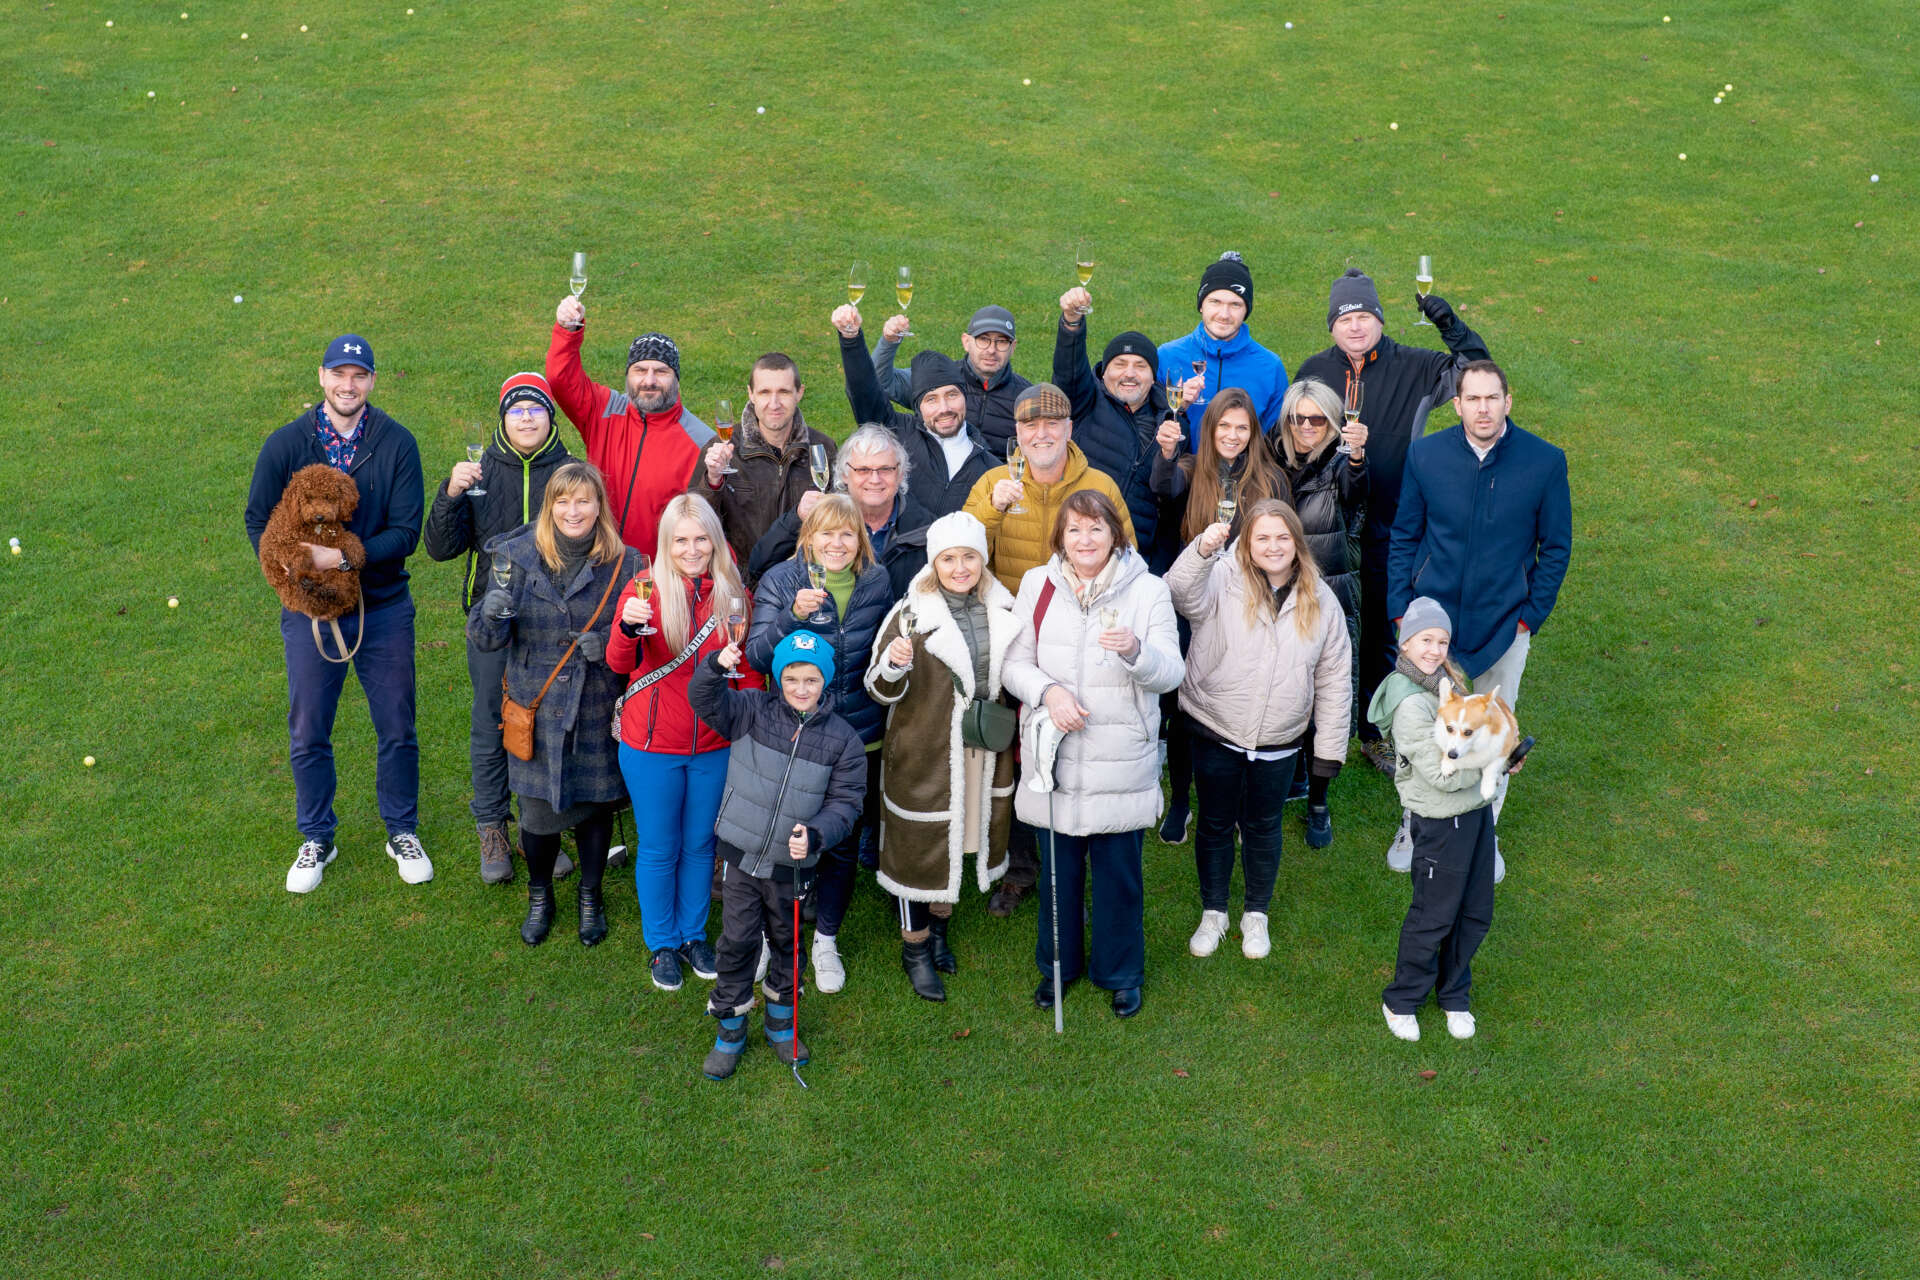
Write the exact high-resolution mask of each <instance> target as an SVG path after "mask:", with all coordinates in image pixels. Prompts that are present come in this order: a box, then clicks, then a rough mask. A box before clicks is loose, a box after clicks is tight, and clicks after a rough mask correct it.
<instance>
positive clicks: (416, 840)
mask: <svg viewBox="0 0 1920 1280" xmlns="http://www.w3.org/2000/svg"><path fill="white" fill-rule="evenodd" d="M387 856H388V857H389V858H392V859H393V861H394V865H395V866H396V867H397V868H398V869H399V872H400V878H401V879H402V880H404V881H406V882H407V883H408V884H425V883H426V882H427V881H429V880H431V879H433V863H432V862H430V861H428V859H427V851H426V849H424V848H423V847H422V846H421V844H420V837H419V836H416V835H415V834H413V832H411V831H402V832H401V833H400V834H399V835H397V836H395V837H393V838H392V839H391V840H389V841H387Z"/></svg>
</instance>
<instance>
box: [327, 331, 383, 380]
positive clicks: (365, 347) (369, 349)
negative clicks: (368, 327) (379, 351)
mask: <svg viewBox="0 0 1920 1280" xmlns="http://www.w3.org/2000/svg"><path fill="white" fill-rule="evenodd" d="M347 364H350V365H356V366H358V367H359V368H362V369H365V370H366V371H367V372H368V373H372V372H373V344H372V343H370V342H368V341H367V340H366V339H365V338H363V337H361V336H360V335H359V334H357V333H343V334H341V335H340V336H339V337H337V338H335V339H334V340H333V341H332V342H329V343H328V344H327V353H326V354H325V355H323V356H321V357H320V367H321V368H322V369H338V368H339V367H340V366H341V365H347Z"/></svg>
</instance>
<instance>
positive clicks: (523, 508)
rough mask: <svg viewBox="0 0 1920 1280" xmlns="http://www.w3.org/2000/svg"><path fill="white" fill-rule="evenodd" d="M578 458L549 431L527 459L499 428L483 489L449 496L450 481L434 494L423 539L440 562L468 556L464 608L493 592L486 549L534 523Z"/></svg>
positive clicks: (485, 461) (483, 467)
mask: <svg viewBox="0 0 1920 1280" xmlns="http://www.w3.org/2000/svg"><path fill="white" fill-rule="evenodd" d="M572 461H573V455H572V454H570V453H568V452H567V446H566V445H565V444H563V443H561V441H560V433H559V432H558V431H553V432H549V433H548V435H547V442H546V443H545V444H543V445H541V446H540V447H539V448H538V449H536V450H534V451H533V452H532V453H531V454H529V455H527V456H526V457H524V458H523V457H521V456H520V454H519V453H518V452H517V451H516V450H515V449H514V447H513V446H512V445H511V444H508V443H507V437H506V432H505V431H504V430H503V429H502V428H498V427H496V428H495V429H494V432H493V442H492V443H491V444H489V445H488V446H487V452H486V455H485V456H484V457H482V458H481V459H480V484H479V486H478V487H479V488H482V489H485V490H486V492H485V493H484V494H479V495H475V494H474V493H473V492H472V491H471V490H469V491H468V492H466V493H463V494H461V495H460V496H459V497H457V498H449V497H448V496H447V482H446V481H445V480H444V479H443V480H441V481H440V488H439V489H438V490H436V491H435V493H434V495H433V507H432V509H430V510H429V511H428V512H427V527H426V531H425V534H424V538H423V541H425V542H426V544H427V554H428V555H429V556H431V557H433V558H434V559H435V560H451V559H453V558H454V557H455V556H458V555H463V554H464V555H465V556H466V557H467V563H466V570H465V576H464V577H463V578H462V579H461V585H460V607H461V608H462V609H466V610H471V609H472V608H473V606H474V605H475V603H477V602H478V601H479V599H480V597H481V596H483V595H485V594H487V572H486V567H485V566H484V565H482V564H481V563H480V555H479V551H480V548H482V547H484V546H486V545H487V543H489V542H491V541H492V540H493V539H495V538H497V537H499V536H500V535H501V534H503V533H508V532H511V531H512V530H514V529H518V528H519V527H520V526H521V525H523V524H525V523H527V522H528V521H529V520H531V519H533V513H534V512H536V511H538V510H539V509H540V500H541V498H542V497H544V496H545V494H546V492H547V481H548V480H549V479H551V478H552V476H553V472H554V469H555V468H557V467H558V466H560V464H561V463H563V462H572Z"/></svg>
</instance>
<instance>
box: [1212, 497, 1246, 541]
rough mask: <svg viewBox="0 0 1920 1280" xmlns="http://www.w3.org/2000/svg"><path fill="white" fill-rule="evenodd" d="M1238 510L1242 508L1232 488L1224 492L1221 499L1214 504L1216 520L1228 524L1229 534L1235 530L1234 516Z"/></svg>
mask: <svg viewBox="0 0 1920 1280" xmlns="http://www.w3.org/2000/svg"><path fill="white" fill-rule="evenodd" d="M1238 510H1240V503H1239V502H1238V501H1237V500H1236V499H1235V498H1234V496H1233V492H1232V490H1228V491H1226V492H1224V493H1222V494H1221V495H1220V500H1219V501H1218V502H1216V503H1214V504H1213V518H1214V521H1215V522H1216V523H1218V524H1223V525H1226V526H1227V532H1228V534H1229V535H1231V534H1232V532H1233V516H1234V513H1235V512H1236V511H1238Z"/></svg>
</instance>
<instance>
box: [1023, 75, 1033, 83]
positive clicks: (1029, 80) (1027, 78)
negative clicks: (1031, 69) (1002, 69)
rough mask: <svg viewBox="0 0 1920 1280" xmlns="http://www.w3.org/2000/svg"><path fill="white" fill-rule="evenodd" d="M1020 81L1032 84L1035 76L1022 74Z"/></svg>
mask: <svg viewBox="0 0 1920 1280" xmlns="http://www.w3.org/2000/svg"><path fill="white" fill-rule="evenodd" d="M1020 83H1021V84H1032V83H1033V77H1031V76H1021V77H1020Z"/></svg>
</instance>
